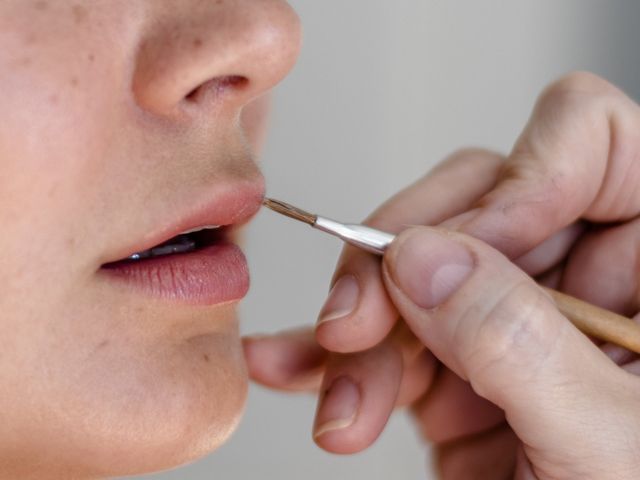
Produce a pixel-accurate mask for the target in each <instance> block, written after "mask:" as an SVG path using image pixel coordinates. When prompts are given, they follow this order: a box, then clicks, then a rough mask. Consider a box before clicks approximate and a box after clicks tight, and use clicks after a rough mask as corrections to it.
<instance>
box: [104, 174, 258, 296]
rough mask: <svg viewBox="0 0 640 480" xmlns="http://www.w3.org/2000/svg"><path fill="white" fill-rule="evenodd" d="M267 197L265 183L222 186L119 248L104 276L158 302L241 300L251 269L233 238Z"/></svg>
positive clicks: (246, 287)
mask: <svg viewBox="0 0 640 480" xmlns="http://www.w3.org/2000/svg"><path fill="white" fill-rule="evenodd" d="M263 197H264V184H263V182H262V181H259V182H248V181H245V182H236V183H234V184H229V183H228V184H225V185H224V186H222V187H218V188H217V189H215V190H212V191H211V192H208V193H207V198H202V199H200V201H198V202H196V203H195V205H194V204H192V205H191V206H189V207H188V208H187V209H185V210H184V212H183V213H182V214H178V215H173V217H174V218H167V220H166V222H164V223H163V224H162V225H160V226H159V227H158V228H157V229H156V230H155V231H151V232H146V233H145V234H143V235H142V238H140V239H139V240H138V241H137V242H136V241H134V242H132V243H131V244H130V245H127V246H124V247H122V248H121V249H118V250H117V252H116V253H114V255H113V258H112V259H110V260H108V261H107V262H105V263H104V264H103V265H102V267H101V269H100V273H101V274H103V275H104V276H106V278H108V280H109V281H113V282H116V283H117V284H118V286H120V287H124V288H126V289H128V290H129V291H131V292H132V293H134V292H135V293H137V294H141V295H144V296H146V297H151V298H155V299H160V300H165V301H166V300H169V301H173V302H179V303H186V304H195V305H218V304H221V303H227V302H232V301H237V300H239V299H241V298H242V297H244V296H245V295H246V293H247V291H248V289H249V269H248V267H247V262H246V259H245V257H244V255H243V253H242V251H241V250H240V248H239V247H238V246H237V245H235V244H234V243H233V241H232V240H231V237H232V233H233V232H235V231H236V230H237V229H238V227H240V226H241V225H243V224H245V223H246V222H248V221H249V219H250V218H251V217H253V216H254V215H255V213H256V212H257V211H258V210H259V209H260V206H261V204H262V199H263ZM212 227H215V228H212Z"/></svg>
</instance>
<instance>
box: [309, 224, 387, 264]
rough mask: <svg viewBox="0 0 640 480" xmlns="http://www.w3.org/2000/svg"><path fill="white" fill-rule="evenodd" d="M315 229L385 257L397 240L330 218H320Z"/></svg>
mask: <svg viewBox="0 0 640 480" xmlns="http://www.w3.org/2000/svg"><path fill="white" fill-rule="evenodd" d="M313 228H317V229H318V230H322V231H323V232H326V233H329V234H331V235H335V236H336V237H338V238H341V239H342V240H344V241H345V242H347V243H349V244H351V245H354V246H356V247H358V248H361V249H362V250H366V251H367V252H371V253H375V254H376V255H383V254H384V252H385V250H386V249H387V247H388V246H389V244H390V243H391V242H392V241H393V239H394V238H395V235H391V234H390V233H387V232H382V231H380V230H376V229H375V228H371V227H367V226H364V225H357V224H345V223H340V222H336V221H334V220H331V219H329V218H324V217H320V216H319V217H318V219H317V220H316V223H315V225H313Z"/></svg>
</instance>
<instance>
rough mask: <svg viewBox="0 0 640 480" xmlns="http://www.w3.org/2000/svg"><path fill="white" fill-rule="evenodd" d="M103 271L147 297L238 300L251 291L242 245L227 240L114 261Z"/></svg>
mask: <svg viewBox="0 0 640 480" xmlns="http://www.w3.org/2000/svg"><path fill="white" fill-rule="evenodd" d="M102 271H103V272H104V273H105V274H106V275H108V276H109V277H111V278H112V279H114V280H116V281H118V282H123V283H124V284H126V285H127V287H128V288H130V289H133V290H135V291H138V292H140V293H142V294H143V295H145V296H150V297H154V298H158V299H163V300H170V301H176V302H179V303H186V304H191V305H219V304H221V303H227V302H232V301H238V300H240V299H241V298H243V297H244V296H245V295H246V294H247V291H248V290H249V269H248V267H247V261H246V259H245V257H244V254H243V253H242V250H240V247H238V246H237V245H235V244H233V243H230V242H228V241H223V242H220V243H217V244H215V245H212V246H210V247H206V248H203V249H201V250H196V251H194V252H190V253H183V254H176V255H167V256H165V257H157V258H151V259H147V260H142V261H139V262H130V263H118V264H113V265H110V266H109V267H106V268H103V270H102Z"/></svg>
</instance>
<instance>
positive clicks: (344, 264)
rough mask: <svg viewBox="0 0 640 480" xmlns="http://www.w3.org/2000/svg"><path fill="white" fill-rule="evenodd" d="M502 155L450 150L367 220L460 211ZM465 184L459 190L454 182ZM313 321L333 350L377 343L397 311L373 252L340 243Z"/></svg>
mask: <svg viewBox="0 0 640 480" xmlns="http://www.w3.org/2000/svg"><path fill="white" fill-rule="evenodd" d="M501 162H502V157H501V156H499V155H497V154H495V153H492V152H487V151H483V150H465V151H461V152H459V153H457V154H454V155H452V156H451V157H450V158H449V159H448V160H447V161H446V162H444V163H443V164H442V165H441V166H439V167H437V168H436V169H435V170H433V171H432V172H431V173H429V174H428V175H427V176H426V177H425V178H423V179H421V180H420V181H418V182H417V183H415V184H414V185H412V186H410V187H409V188H407V189H406V190H404V191H402V192H400V193H399V194H398V195H396V196H395V197H393V198H392V199H391V200H389V201H388V202H386V203H385V204H384V205H383V206H382V207H380V208H379V209H378V210H377V211H376V212H375V213H374V214H373V215H371V217H370V218H369V219H368V220H367V222H366V223H367V224H369V225H371V226H374V227H376V228H379V229H381V230H384V231H388V232H399V231H401V230H403V229H404V228H406V225H415V224H417V225H426V224H437V223H440V222H441V221H443V220H444V219H445V218H448V217H450V216H451V215H456V214H457V213H460V212H462V211H464V210H466V209H467V208H469V206H470V205H471V204H472V203H473V202H475V201H476V200H477V199H478V198H479V197H480V196H481V195H483V194H484V193H486V192H487V191H488V190H489V189H490V188H491V187H492V186H493V185H494V183H495V180H496V176H497V172H498V170H499V166H500V163H501ZM457 185H465V188H464V190H463V191H460V190H459V189H458V188H456V186H457ZM332 285H333V287H332V289H331V293H330V295H329V298H328V299H327V302H326V303H325V306H324V307H323V308H322V310H321V312H320V316H319V320H318V324H317V327H316V338H317V339H318V342H319V343H320V344H321V345H322V346H324V347H325V348H327V349H328V350H331V351H334V352H344V353H347V352H354V351H361V350H366V349H368V348H371V347H372V346H374V345H377V344H378V343H380V342H381V341H382V340H383V339H384V338H385V337H386V336H387V335H388V333H389V332H390V331H391V329H392V328H393V326H394V325H395V323H396V321H397V318H398V314H397V311H396V309H395V307H394V306H393V304H392V303H391V302H390V300H389V298H388V296H387V293H386V290H385V289H384V285H383V284H382V280H381V278H380V261H379V259H378V258H375V257H373V256H372V255H370V254H368V253H366V252H363V251H361V250H359V249H356V248H353V247H346V248H345V249H344V251H343V254H342V256H341V258H340V260H339V261H338V265H337V267H336V273H335V275H334V278H333V281H332Z"/></svg>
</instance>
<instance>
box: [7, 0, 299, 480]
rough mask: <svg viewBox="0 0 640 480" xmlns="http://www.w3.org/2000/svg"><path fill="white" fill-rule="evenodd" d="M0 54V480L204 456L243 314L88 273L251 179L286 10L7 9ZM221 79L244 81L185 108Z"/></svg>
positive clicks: (253, 6) (211, 443)
mask: <svg viewBox="0 0 640 480" xmlns="http://www.w3.org/2000/svg"><path fill="white" fill-rule="evenodd" d="M221 19H224V20H221ZM0 41H1V42H2V48H1V49H0V69H1V70H2V75H0V91H2V92H3V102H2V112H1V115H2V121H0V172H2V173H1V174H0V225H2V235H0V273H1V274H2V288H1V289H0V312H2V315H0V329H1V331H2V335H1V336H0V388H2V395H0V412H1V414H0V425H1V427H0V480H1V479H16V478H20V479H32V478H33V479H36V478H37V479H46V478H55V479H59V478H74V479H76V478H77V479H81V478H101V477H105V478H106V477H116V476H124V475H130V474H139V473H145V472H150V471H156V470H159V469H166V468H171V467H175V466H177V465H179V464H182V463H184V462H187V461H190V460H193V459H195V458H197V457H200V456H202V455H205V454H207V453H209V452H211V451H212V450H214V449H215V448H216V447H217V446H218V445H220V444H221V443H222V442H224V441H225V439H226V438H227V437H228V435H229V434H230V432H231V431H232V430H233V429H234V427H235V425H236V424H237V422H238V420H239V417H240V414H241V411H242V408H243V405H244V399H245V395H246V388H247V378H246V377H247V375H246V369H245V365H244V360H243V356H242V349H241V346H240V341H239V334H238V325H237V318H236V312H235V307H236V305H235V304H225V305H217V306H198V307H194V306H185V305H179V304H172V303H167V302H161V301H158V300H154V299H151V298H144V297H141V296H140V295H137V294H134V293H132V292H128V291H126V290H124V291H123V289H121V288H116V287H115V285H114V284H113V283H111V282H110V281H108V280H106V279H105V277H104V275H100V267H101V265H102V264H104V263H106V262H108V261H115V260H118V258H113V255H114V253H113V252H114V251H116V250H119V249H122V248H123V247H124V246H127V245H130V244H131V242H132V240H137V241H140V240H143V239H144V238H145V235H147V234H148V232H150V231H156V230H157V229H158V227H159V226H160V225H164V224H167V223H169V222H171V223H173V222H175V221H177V220H178V218H174V217H173V216H174V215H175V213H174V212H176V211H177V210H176V208H175V206H176V205H178V206H182V207H188V206H189V205H191V204H192V203H193V201H194V198H205V197H206V196H207V195H208V192H209V191H210V189H211V188H212V187H214V186H216V185H218V186H219V185H224V184H225V183H226V182H230V181H238V180H246V181H256V179H259V170H258V168H257V165H256V163H255V162H254V160H253V159H252V156H251V152H250V151H249V149H250V148H253V149H254V150H255V149H257V148H258V145H259V144H260V142H261V139H262V137H263V133H264V117H265V105H266V102H265V101H263V100H261V98H262V96H263V95H264V94H265V93H266V92H267V91H268V90H269V89H270V88H272V87H273V86H274V85H275V84H276V83H277V82H278V81H279V80H281V79H282V78H283V76H284V75H285V74H286V73H287V72H288V71H289V69H290V68H291V66H292V65H293V63H294V60H295V58H296V55H297V51H298V48H299V25H298V21H297V18H296V17H295V14H294V13H293V12H292V11H291V9H290V8H289V7H288V5H286V3H285V2H284V1H281V0H237V1H234V2H217V3H216V2H203V1H199V0H184V1H180V2H174V1H171V0H136V1H135V2H132V1H130V0H93V1H91V2H77V1H70V0H57V1H55V2H53V1H51V2H47V1H44V0H38V1H25V0H6V1H3V2H0ZM233 75H241V76H243V78H244V79H245V81H244V83H242V85H240V84H238V85H234V84H231V83H230V84H229V85H228V87H227V93H226V94H225V96H224V97H220V98H216V101H210V97H211V95H207V94H206V92H201V93H202V95H200V94H198V95H196V96H194V98H193V99H190V100H187V99H186V96H187V95H188V93H189V92H192V91H198V90H206V88H205V87H202V86H203V85H205V86H206V85H208V83H207V82H209V81H211V80H212V79H216V78H226V77H230V76H233ZM239 115H242V119H243V121H242V122H238V121H236V119H237V118H238V116H239ZM240 125H244V126H245V127H246V131H245V130H242V129H241V127H240ZM247 139H248V140H249V143H247V141H246V140H247ZM180 211H184V208H181V209H180Z"/></svg>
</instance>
